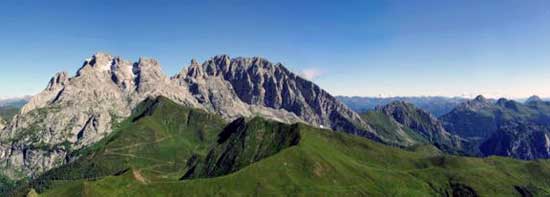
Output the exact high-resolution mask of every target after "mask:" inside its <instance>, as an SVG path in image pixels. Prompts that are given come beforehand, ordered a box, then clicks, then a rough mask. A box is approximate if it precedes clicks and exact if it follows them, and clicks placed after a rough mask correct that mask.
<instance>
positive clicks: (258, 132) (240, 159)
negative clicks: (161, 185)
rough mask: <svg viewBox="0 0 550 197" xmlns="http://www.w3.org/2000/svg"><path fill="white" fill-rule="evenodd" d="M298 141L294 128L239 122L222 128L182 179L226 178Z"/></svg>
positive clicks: (268, 122) (296, 130)
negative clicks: (204, 153)
mask: <svg viewBox="0 0 550 197" xmlns="http://www.w3.org/2000/svg"><path fill="white" fill-rule="evenodd" d="M299 141H300V132H299V127H298V125H297V124H294V125H287V124H283V123H278V122H272V121H266V120H264V119H262V118H253V119H252V120H250V121H246V120H245V119H244V118H239V119H237V120H235V121H233V122H232V123H231V124H229V125H228V126H227V127H226V128H224V130H223V131H222V132H221V133H220V134H219V138H218V140H217V144H215V145H213V147H212V148H211V149H210V151H209V153H208V156H206V157H205V158H204V159H200V160H198V162H197V163H195V164H194V165H193V166H192V167H191V168H190V170H189V171H188V172H187V173H186V174H185V176H184V177H183V179H190V178H208V177H216V176H221V175H226V174H229V173H232V172H235V171H238V170H240V169H242V168H244V167H246V166H248V165H250V164H252V163H254V162H257V161H260V160H262V159H264V158H266V157H269V156H272V155H274V154H276V153H278V152H280V151H281V150H284V149H286V148H288V147H291V146H294V145H296V144H298V143H299Z"/></svg>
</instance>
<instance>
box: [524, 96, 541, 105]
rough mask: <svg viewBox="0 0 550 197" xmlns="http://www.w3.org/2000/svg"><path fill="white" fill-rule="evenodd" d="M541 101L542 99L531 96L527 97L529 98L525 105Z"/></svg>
mask: <svg viewBox="0 0 550 197" xmlns="http://www.w3.org/2000/svg"><path fill="white" fill-rule="evenodd" d="M541 101H542V99H541V98H540V97H539V96H537V95H533V96H531V97H529V98H528V99H527V100H526V101H525V103H535V102H541Z"/></svg>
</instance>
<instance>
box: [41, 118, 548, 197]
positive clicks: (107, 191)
mask: <svg viewBox="0 0 550 197" xmlns="http://www.w3.org/2000/svg"><path fill="white" fill-rule="evenodd" d="M298 130H299V132H300V136H301V138H300V139H301V140H300V142H299V143H298V144H297V145H295V146H291V147H289V148H286V149H284V150H282V151H281V152H279V153H277V154H275V155H273V156H271V157H268V158H266V159H263V160H260V161H258V162H256V163H253V164H251V165H249V166H247V167H245V168H243V169H241V170H239V171H237V172H235V173H232V174H229V175H225V176H221V177H217V178H209V179H194V180H184V181H178V180H177V179H175V177H172V178H170V176H168V178H166V179H157V178H158V177H157V178H155V175H152V174H143V173H139V172H136V171H139V170H137V169H132V170H129V171H126V172H124V173H121V174H120V175H118V176H108V177H104V178H101V179H99V180H96V181H85V180H79V181H58V187H53V189H51V190H48V191H46V192H45V193H42V194H41V195H43V196H75V195H79V196H80V195H82V196H205V195H229V196H242V195H255V194H257V195H288V194H296V195H306V196H310V195H329V196H330V195H352V196H362V195H367V196H445V195H452V194H453V193H455V194H463V195H465V194H468V193H470V194H471V193H474V192H475V193H476V194H477V195H480V196H519V195H520V192H528V193H530V194H533V195H535V196H548V195H550V162H549V161H543V160H540V161H531V162H527V161H519V160H513V159H508V158H500V157H490V158H484V159H482V158H468V157H458V156H447V155H440V154H434V152H433V151H426V150H430V149H429V148H419V149H418V151H416V152H412V151H405V150H402V149H399V148H394V147H388V146H385V145H381V144H378V143H375V142H372V141H370V140H367V139H364V138H360V137H355V136H350V135H346V134H343V133H336V132H332V131H329V130H320V129H316V128H311V127H309V126H305V125H298ZM251 137H252V136H251ZM167 173H169V172H167ZM143 179H146V180H150V181H143Z"/></svg>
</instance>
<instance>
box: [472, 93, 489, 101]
mask: <svg viewBox="0 0 550 197" xmlns="http://www.w3.org/2000/svg"><path fill="white" fill-rule="evenodd" d="M474 101H477V102H487V98H485V97H484V96H483V95H481V94H480V95H478V96H476V98H474Z"/></svg>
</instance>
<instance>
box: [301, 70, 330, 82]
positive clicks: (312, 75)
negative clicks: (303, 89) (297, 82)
mask: <svg viewBox="0 0 550 197" xmlns="http://www.w3.org/2000/svg"><path fill="white" fill-rule="evenodd" d="M323 74H324V73H323V72H322V71H321V70H319V69H316V68H308V69H304V70H302V71H300V76H301V77H303V78H304V79H307V80H310V81H313V80H314V79H316V78H318V77H320V76H321V75H323Z"/></svg>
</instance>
